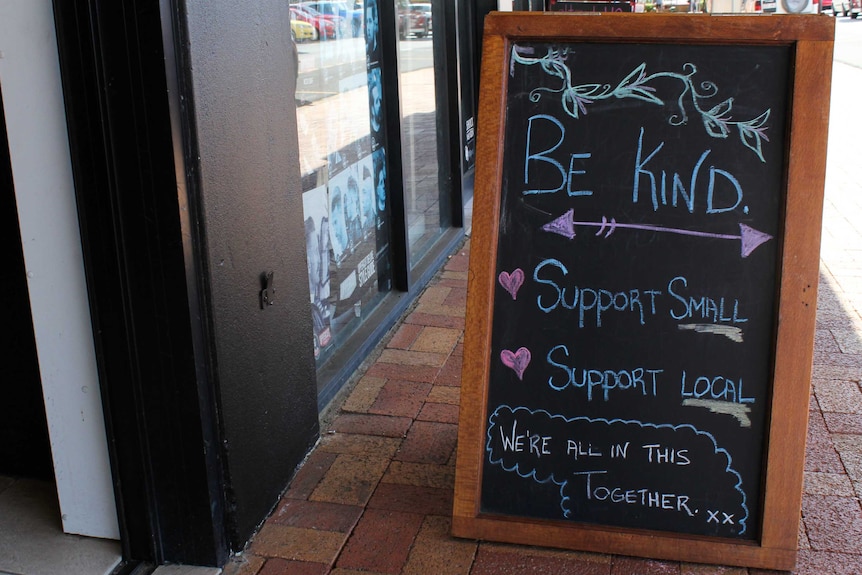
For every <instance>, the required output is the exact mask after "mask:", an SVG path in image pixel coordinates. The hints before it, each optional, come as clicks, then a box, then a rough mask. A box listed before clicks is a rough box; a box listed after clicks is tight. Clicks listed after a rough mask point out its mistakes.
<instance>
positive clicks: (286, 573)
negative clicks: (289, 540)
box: [260, 558, 329, 575]
mask: <svg viewBox="0 0 862 575" xmlns="http://www.w3.org/2000/svg"><path fill="white" fill-rule="evenodd" d="M327 573H329V565H326V564H324V563H310V562H308V561H288V560H286V559H279V558H274V559H270V560H268V561H267V562H266V565H264V566H263V569H261V571H260V575H326V574H327Z"/></svg>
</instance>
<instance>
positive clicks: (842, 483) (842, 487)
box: [805, 471, 853, 497]
mask: <svg viewBox="0 0 862 575" xmlns="http://www.w3.org/2000/svg"><path fill="white" fill-rule="evenodd" d="M805 494H806V495H837V496H838V497H853V485H852V484H851V483H850V478H849V477H848V476H847V475H845V474H843V473H817V472H813V471H806V472H805Z"/></svg>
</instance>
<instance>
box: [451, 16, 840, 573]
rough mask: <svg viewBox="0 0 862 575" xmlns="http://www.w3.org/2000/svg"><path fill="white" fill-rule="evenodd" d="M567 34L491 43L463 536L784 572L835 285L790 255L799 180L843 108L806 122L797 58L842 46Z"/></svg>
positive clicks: (628, 19) (704, 33)
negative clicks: (815, 349) (811, 394)
mask: <svg viewBox="0 0 862 575" xmlns="http://www.w3.org/2000/svg"><path fill="white" fill-rule="evenodd" d="M550 17H551V18H556V19H557V20H556V22H560V18H563V19H565V20H564V24H554V21H552V20H550V19H549V18H548V15H538V16H537V15H529V16H526V17H525V16H524V15H517V16H512V15H505V16H503V15H495V16H494V17H493V18H492V20H491V22H490V23H488V24H487V26H488V28H487V29H486V45H485V48H486V51H485V61H484V62H483V82H485V84H484V85H483V92H482V93H483V97H484V98H485V99H484V100H483V102H482V105H481V106H480V117H479V150H478V153H479V155H478V160H477V170H480V171H479V172H477V182H479V183H481V184H482V186H483V187H482V188H481V189H477V192H476V193H477V206H476V208H475V210H474V213H475V214H482V215H480V216H479V218H480V219H479V220H478V221H474V237H475V239H474V242H475V244H474V246H473V249H472V257H473V260H472V261H471V279H472V282H471V284H470V292H469V295H468V298H469V299H468V326H467V347H466V348H465V368H464V381H463V385H464V389H463V393H462V412H461V413H462V416H461V417H462V421H461V437H460V439H459V461H458V478H457V482H456V505H455V517H454V522H453V531H454V532H455V534H456V535H464V536H470V537H485V538H490V539H500V540H505V541H523V542H525V543H534V544H535V543H538V544H552V545H561V546H564V547H575V548H584V549H591V550H599V551H616V552H621V553H634V554H643V555H647V556H654V557H668V558H680V559H686V560H695V561H708V562H731V563H738V564H742V565H751V566H762V567H767V568H787V567H788V566H789V565H792V562H793V561H794V560H795V537H796V529H795V521H797V520H798V502H799V498H800V497H801V470H802V461H803V456H804V449H799V450H798V452H796V453H793V452H792V451H793V449H798V442H801V443H802V444H803V445H804V430H805V423H806V419H805V418H806V415H807V398H808V380H809V377H810V357H811V345H812V340H813V314H814V301H815V300H813V299H811V298H812V297H813V294H812V292H813V290H814V289H815V286H816V283H817V252H816V249H812V247H811V246H810V245H805V246H797V245H796V243H795V242H796V239H795V238H796V237H797V234H800V233H803V234H804V235H806V236H807V237H809V239H810V237H813V239H814V244H815V246H816V244H817V239H818V238H819V229H818V228H817V226H818V225H819V221H820V217H819V209H820V204H819V202H820V201H822V200H821V199H818V198H821V197H822V186H823V169H824V165H823V157H822V155H821V156H820V157H817V158H813V159H812V162H814V164H816V165H813V166H810V167H809V168H808V171H807V172H806V174H807V175H806V176H805V179H804V181H805V182H806V189H805V190H804V191H803V190H802V189H801V187H800V182H801V181H802V180H799V181H794V178H796V177H798V176H797V175H795V174H794V173H793V172H792V171H791V170H790V169H789V162H788V160H787V158H788V153H789V154H790V157H796V156H794V150H795V149H797V148H796V146H798V145H799V144H798V142H797V140H799V139H800V136H799V134H801V133H803V132H800V131H799V130H800V122H803V123H804V122H805V120H803V119H800V118H802V117H803V116H805V113H799V112H797V108H799V107H800V106H801V107H802V108H801V109H802V110H804V107H805V106H806V105H807V104H806V102H812V105H814V104H813V102H819V103H817V104H816V105H817V106H818V107H822V106H823V103H822V100H823V99H826V100H828V93H829V92H828V90H829V80H828V78H829V77H828V75H827V76H826V77H825V78H824V77H823V75H822V74H820V76H819V78H820V83H819V84H818V85H817V86H816V90H815V91H816V93H817V95H816V97H815V95H814V94H807V95H806V96H805V97H806V98H812V99H811V100H806V101H800V97H799V92H798V88H799V86H800V84H799V82H800V78H799V74H800V72H799V68H798V67H799V65H800V59H799V58H800V50H801V51H802V52H803V53H804V52H805V48H806V41H807V40H810V41H815V42H817V43H818V45H824V46H826V47H827V48H828V50H823V51H821V52H820V53H821V54H822V55H823V56H824V59H825V57H826V55H827V52H828V55H829V56H831V38H832V36H831V30H832V28H831V25H820V23H819V19H818V21H817V22H814V21H813V20H814V19H811V20H809V19H807V18H803V19H802V20H796V19H794V20H793V21H792V22H791V21H789V20H787V19H781V22H777V20H779V19H777V18H776V19H775V20H776V21H775V22H767V21H766V20H765V19H757V18H754V19H752V18H742V19H736V18H733V19H727V20H726V21H721V20H719V19H713V18H710V17H692V16H676V17H675V16H666V17H662V16H654V15H649V16H602V17H599V18H596V17H577V16H570V15H551V16H550ZM803 20H804V21H805V22H804V25H800V24H802V22H803ZM599 22H600V23H599ZM725 22H726V25H725ZM809 23H810V25H809ZM611 24H613V26H611ZM692 25H693V26H695V27H701V28H702V29H701V30H700V35H698V36H694V35H693V34H692V32H691V31H690V28H689V27H690V26H692ZM779 25H780V26H781V28H780V30H781V31H782V33H783V34H782V37H781V38H780V39H779V40H777V41H776V40H775V38H776V37H775V36H774V32H775V30H777V29H778V26H779ZM785 25H787V26H785ZM788 26H789V27H791V28H793V30H789V29H788ZM662 27H664V28H665V29H664V32H662V31H661V29H662ZM767 29H768V30H767ZM495 30H498V31H499V32H498V35H495V32H494V31H495ZM561 30H566V31H565V32H561ZM569 30H577V33H576V34H575V35H574V37H573V35H572V33H571V32H569ZM606 30H607V31H608V32H610V31H611V30H612V33H611V38H612V39H613V42H611V41H609V39H607V38H603V37H602V36H603V33H605V31H606ZM686 30H688V31H686ZM671 31H672V32H673V33H668V32H671ZM765 37H768V38H769V41H764V39H765ZM809 37H810V38H809ZM695 39H696V40H695ZM489 50H490V54H491V55H490V56H489ZM489 58H490V61H489ZM803 59H804V56H803ZM829 64H830V62H829V61H823V62H820V63H819V65H820V66H823V67H825V68H827V69H828V67H829ZM501 72H502V78H500V79H499V80H498V81H497V83H496V84H492V87H491V89H490V90H489V89H488V88H489V86H488V83H487V82H486V81H487V80H488V79H489V77H491V76H492V74H499V73H501ZM791 94H795V96H794V98H791ZM482 113H484V114H485V116H482ZM489 115H491V116H492V118H490V119H489V117H488V116H489ZM819 121H820V123H817V122H812V123H811V125H812V126H816V131H814V132H808V133H807V135H806V141H805V144H804V145H805V146H806V147H808V146H810V145H811V144H812V142H811V140H810V139H809V138H813V139H815V140H817V141H818V143H819V145H821V146H823V147H824V148H825V120H824V119H823V116H821V117H820V120H819ZM483 144H485V146H486V147H483ZM483 168H484V170H485V171H484V177H483V175H482V174H483V172H482V171H481V170H482V169H483ZM811 184H815V187H813V188H812V187H811ZM798 193H804V194H806V195H807V197H806V198H805V199H804V200H802V201H803V203H804V206H802V204H799V200H797V198H796V195H797V194H798ZM812 196H813V199H812ZM800 210H801V211H800ZM484 217H487V219H486V220H483V219H482V218H484ZM794 218H797V219H794ZM803 254H804V255H803ZM790 276H793V277H794V278H796V279H795V280H792V281H795V282H797V283H798V281H799V278H800V277H804V278H805V279H804V281H803V283H802V284H799V285H794V286H793V287H792V289H797V290H799V292H798V293H795V292H788V291H786V290H787V288H788V286H789V284H788V280H787V278H788V277H790ZM803 284H804V285H803ZM799 286H802V287H801V288H800V287H799ZM800 301H803V302H804V305H803V306H802V308H803V309H802V312H803V313H800V310H798V309H796V308H797V307H799V302H800ZM790 309H793V310H794V311H793V313H792V314H791V316H792V317H793V318H794V321H792V322H788V321H787V318H788V317H790V316H788V314H786V313H785V311H787V310H790ZM779 320H780V321H779ZM786 340H790V341H791V342H792V343H791V344H787V343H786ZM791 354H792V355H791ZM800 354H801V356H802V362H801V363H800V361H799V358H800ZM805 358H807V364H806V363H805ZM788 361H791V362H793V366H794V367H793V371H792V372H788V371H787V367H788V366H787V365H786V363H787V362H788ZM788 376H789V377H792V378H793V379H794V381H793V383H792V385H793V386H794V389H793V390H788V389H785V386H786V385H791V384H786V382H784V381H781V383H780V385H781V388H782V389H781V390H780V391H779V389H778V385H779V381H780V380H779V378H780V377H788ZM800 381H801V382H802V383H801V384H800ZM787 394H789V395H790V396H793V397H789V399H790V400H791V401H792V406H793V407H791V412H788V411H787V409H786V404H785V403H781V405H782V408H781V409H776V408H775V407H774V406H775V405H777V403H776V402H777V401H778V400H779V398H782V399H784V400H787V399H788V395H787ZM782 426H786V427H792V428H797V431H796V432H795V435H794V436H793V437H787V436H786V435H784V436H782V437H778V436H776V435H775V431H776V429H779V428H782ZM800 429H801V431H800ZM788 440H789V443H788ZM794 442H797V443H796V444H795V446H791V444H793V443H794ZM782 445H783V446H784V447H782ZM773 466H776V467H777V466H780V467H781V469H782V475H783V476H784V477H783V478H782V479H781V482H783V483H782V485H781V487H780V489H782V490H784V494H783V496H786V495H787V493H788V492H787V491H786V490H787V489H788V488H790V489H791V491H790V493H791V495H790V497H791V499H793V500H794V501H795V502H796V509H795V515H791V514H790V511H787V513H788V515H787V516H784V515H782V513H784V511H777V510H776V509H777V508H776V506H775V504H774V502H773V500H772V499H771V498H770V497H775V494H773V493H772V490H774V489H775V485H777V484H776V483H775V481H776V480H772V479H771V478H772V477H774V473H773V474H772V475H770V473H768V472H770V471H773V470H772V469H771V468H772V467H773ZM788 476H789V477H791V479H789V480H788ZM771 481H772V482H771ZM794 498H795V499H794ZM782 505H783V507H782V509H789V508H788V506H787V504H786V503H784V504H782ZM775 521H781V522H784V523H786V522H787V521H791V522H793V525H794V527H793V529H792V534H791V533H790V532H789V531H787V530H786V529H785V528H782V529H784V531H781V537H783V539H781V540H780V541H779V537H778V536H776V532H775V529H776V527H775V526H774V525H772V523H773V522H775ZM513 525H514V526H516V527H513ZM572 530H577V531H579V534H581V535H583V533H581V532H587V533H589V537H578V538H573V537H571V531H572ZM785 531H787V532H785ZM549 533H550V534H553V537H549V535H548V534H549ZM637 533H640V534H641V535H639V536H633V535H632V534H637ZM646 533H648V535H645V534H646ZM554 537H556V538H557V539H559V541H557V539H554ZM590 537H592V538H594V539H595V541H593V539H590ZM638 537H642V538H643V540H639V539H638ZM791 537H792V539H791ZM656 540H658V541H664V542H665V543H659V544H657V545H656V544H653V542H654V541H656ZM677 540H682V541H685V543H684V544H682V545H680V544H679V542H678V541H677ZM596 541H597V542H596ZM633 541H634V543H633ZM647 541H649V542H650V543H649V544H647ZM730 548H733V549H744V550H745V551H744V552H742V553H735V554H733V555H732V556H725V555H724V553H725V552H726V551H727V549H730ZM704 549H711V550H712V552H713V553H712V554H710V553H704V552H703V550H704Z"/></svg>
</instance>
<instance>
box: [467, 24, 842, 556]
mask: <svg viewBox="0 0 862 575" xmlns="http://www.w3.org/2000/svg"><path fill="white" fill-rule="evenodd" d="M833 37H834V23H833V20H832V19H829V18H822V17H818V16H810V17H808V16H763V17H760V16H734V17H716V16H708V15H703V16H701V15H640V14H603V15H601V16H574V15H572V16H570V15H561V14H551V13H530V14H525V13H517V12H515V13H493V14H490V15H489V16H488V17H487V19H486V21H485V36H484V44H483V65H482V76H481V80H482V91H481V100H480V106H479V114H478V116H479V121H478V156H477V171H476V206H475V210H474V216H473V240H472V241H473V246H472V250H471V251H472V258H471V262H470V283H469V289H468V301H467V320H466V321H467V323H466V339H465V350H464V367H463V378H462V392H461V420H460V429H459V437H458V445H459V447H458V458H457V468H456V478H455V501H454V511H453V523H452V532H453V534H454V535H455V536H459V537H467V538H475V539H485V540H493V541H503V542H510V543H523V544H529V545H543V546H552V547H560V548H567V549H577V550H585V551H594V552H602V553H618V554H625V555H635V556H642V557H649V558H658V559H671V560H680V561H692V562H704V563H715V564H732V565H740V566H749V567H759V568H767V569H791V568H793V566H794V565H795V562H796V546H797V533H798V531H797V529H798V520H799V512H800V507H801V500H802V480H803V460H804V453H805V438H806V428H807V419H808V405H809V388H810V373H811V362H812V350H813V337H814V327H815V310H816V301H817V283H818V267H819V249H820V220H821V218H820V215H821V213H822V205H823V194H822V190H823V183H824V178H825V166H826V134H827V124H828V110H829V106H828V102H829V93H830V85H831V66H832V48H833ZM523 40H538V41H543V40H544V41H549V40H558V41H561V42H580V41H591V42H640V43H681V44H688V43H691V44H707V43H709V44H740V43H741V44H745V45H782V46H791V47H792V48H793V49H792V51H791V54H792V55H791V68H792V71H793V73H792V78H791V79H790V86H791V90H792V93H791V94H788V102H789V103H788V110H789V118H788V130H787V134H788V136H787V138H786V143H787V151H786V158H787V160H786V162H785V165H784V169H785V179H786V204H785V205H784V213H783V217H784V220H783V243H782V244H781V249H780V250H779V252H778V253H779V258H780V262H779V272H778V282H779V284H778V285H779V288H778V295H777V303H778V318H779V320H778V327H777V330H776V334H777V336H776V339H775V342H774V345H775V362H774V377H773V380H772V395H771V405H770V407H769V413H770V414H771V416H770V419H769V420H768V421H767V424H766V438H765V440H766V445H767V452H766V454H765V457H764V475H765V477H764V478H763V484H764V489H763V491H762V501H763V508H762V515H761V517H762V522H761V525H760V537H759V540H758V541H755V542H751V541H736V540H732V539H725V538H718V537H707V536H699V535H698V536H692V535H685V534H678V533H669V532H664V531H651V530H639V529H624V528H619V527H609V526H603V525H593V524H580V523H567V522H563V521H544V520H537V519H529V518H523V517H509V516H499V515H493V516H492V515H488V514H483V513H482V512H481V509H480V503H479V502H480V496H481V489H482V477H481V476H482V468H483V467H482V466H483V459H484V434H485V431H486V426H487V420H486V417H485V415H486V413H487V396H488V387H489V364H490V361H491V357H490V355H491V353H490V347H491V342H490V337H491V330H492V323H493V322H492V319H493V318H492V317H491V316H492V313H491V310H492V304H493V301H494V294H495V289H497V285H496V283H497V282H496V281H495V280H496V275H495V262H496V255H497V241H498V232H499V230H498V227H499V214H500V203H501V198H500V195H501V194H500V190H501V185H502V180H501V178H502V174H503V167H502V165H501V164H502V161H501V160H502V158H503V152H504V147H505V130H504V128H505V118H506V115H505V112H506V94H507V79H508V70H509V64H510V63H509V54H510V53H511V46H512V44H513V43H514V42H518V41H523Z"/></svg>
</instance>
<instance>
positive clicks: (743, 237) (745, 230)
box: [542, 210, 772, 258]
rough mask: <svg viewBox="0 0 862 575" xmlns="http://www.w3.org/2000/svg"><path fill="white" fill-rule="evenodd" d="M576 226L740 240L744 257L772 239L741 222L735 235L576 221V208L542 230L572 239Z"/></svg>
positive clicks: (613, 220)
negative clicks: (737, 233)
mask: <svg viewBox="0 0 862 575" xmlns="http://www.w3.org/2000/svg"><path fill="white" fill-rule="evenodd" d="M575 226H592V227H595V228H599V231H597V232H596V235H597V236H598V235H601V234H602V233H604V234H605V235H604V237H606V238H607V237H608V236H610V235H611V234H612V233H614V231H615V230H616V229H617V228H626V229H630V230H647V231H652V232H665V233H669V234H678V235H682V236H697V237H700V238H716V239H720V240H739V242H740V254H741V255H742V257H744V258H747V257H748V256H749V254H751V252H753V251H754V250H755V249H757V247H758V246H760V245H761V244H763V243H765V242H768V241H769V240H771V239H772V236H771V235H769V234H767V233H764V232H761V231H759V230H755V229H754V228H752V227H750V226H747V225H745V224H739V235H733V234H714V233H711V232H701V231H697V230H683V229H680V228H666V227H663V226H654V225H650V224H621V223H618V222H617V221H616V220H615V219H614V218H611V219H610V221H608V219H607V218H605V217H604V216H603V217H602V221H601V222H576V221H575V210H568V211H567V212H566V213H564V214H563V215H561V216H559V217H557V218H554V219H553V220H551V221H550V222H548V223H547V224H545V225H544V226H542V230H543V231H546V232H550V233H552V234H558V235H561V236H564V237H567V238H569V239H570V240H571V239H573V238H574V237H575ZM605 230H607V232H605Z"/></svg>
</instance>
